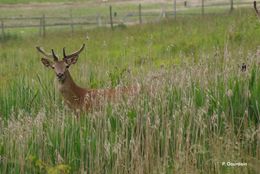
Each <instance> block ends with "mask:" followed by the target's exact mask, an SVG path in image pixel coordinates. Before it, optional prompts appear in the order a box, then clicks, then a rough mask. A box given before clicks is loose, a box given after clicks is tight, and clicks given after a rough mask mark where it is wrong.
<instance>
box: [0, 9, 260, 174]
mask: <svg viewBox="0 0 260 174" xmlns="http://www.w3.org/2000/svg"><path fill="white" fill-rule="evenodd" d="M259 38H260V23H259V21H258V20H257V18H256V16H255V14H254V11H253V10H252V9H237V10H236V11H235V12H234V13H232V14H231V15H225V16H222V15H221V16H213V15H210V16H204V17H200V16H186V17H179V18H177V20H176V21H175V20H171V19H166V20H165V21H163V22H161V23H150V24H145V25H140V26H131V27H126V26H119V27H117V28H115V30H113V31H112V30H110V29H107V28H97V29H93V30H78V31H75V32H74V34H71V33H70V32H67V31H57V30H52V31H49V32H48V34H47V36H46V38H39V37H38V36H37V35H33V34H32V35H26V36H21V35H20V34H19V33H18V32H17V33H15V32H14V33H9V34H7V35H6V37H4V38H1V40H0V58H1V64H0V79H1V80H0V116H1V117H0V132H1V135H0V173H61V172H63V173H173V172H175V173H258V171H260V168H259V166H260V165H259V163H260V161H259V160H260V147H259V145H260V126H259V119H260V117H259V101H260V95H259V94H260V78H259V75H258V74H259V70H260V69H259V59H260V55H259V47H258V46H259V43H260V39H259ZM82 43H86V44H87V48H86V50H85V51H84V52H83V53H82V54H81V56H80V58H79V61H78V63H77V64H76V65H75V66H73V67H71V73H72V76H73V77H74V79H75V81H76V82H77V83H78V84H80V85H81V86H85V87H89V88H106V87H113V86H116V85H127V84H132V83H136V82H139V83H140V84H142V85H144V86H152V87H153V88H154V89H156V90H155V91H156V92H154V93H153V94H151V95H147V93H146V91H145V90H144V91H143V92H142V93H141V94H140V95H139V96H138V98H137V99H135V101H134V102H131V103H128V101H122V102H120V103H118V104H115V105H108V106H107V107H106V108H105V109H103V110H101V111H96V112H92V113H86V114H82V116H81V117H80V118H79V119H76V118H75V116H74V114H73V113H72V112H71V111H70V110H69V109H67V108H66V106H64V104H63V102H62V99H61V97H60V94H59V93H58V92H57V91H56V90H55V85H54V83H53V79H54V78H55V77H54V73H53V72H51V71H50V70H48V69H46V68H44V67H43V65H42V64H41V63H40V58H41V57H40V55H39V54H37V52H36V50H35V46H37V45H41V46H44V47H45V48H46V50H50V49H51V48H53V49H55V50H57V51H56V52H59V53H60V54H61V50H62V48H63V47H66V48H67V49H68V51H73V50H76V49H78V48H79V47H80V46H81V44H82ZM242 63H245V64H246V65H247V70H246V71H244V72H242V71H241V65H242ZM125 70H127V71H125ZM121 72H124V73H121ZM229 161H230V162H246V163H247V164H248V166H246V167H227V166H222V165H221V164H222V162H229Z"/></svg>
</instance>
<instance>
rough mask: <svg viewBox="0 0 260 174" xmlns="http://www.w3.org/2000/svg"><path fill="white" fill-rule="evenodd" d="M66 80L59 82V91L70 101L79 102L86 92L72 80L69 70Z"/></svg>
mask: <svg viewBox="0 0 260 174" xmlns="http://www.w3.org/2000/svg"><path fill="white" fill-rule="evenodd" d="M65 76H66V78H65V80H64V81H63V82H60V81H58V89H59V91H60V92H61V94H62V95H63V97H64V98H65V100H68V101H70V102H71V101H74V100H79V99H80V98H81V97H82V96H84V94H85V93H86V90H85V89H83V88H81V87H79V86H78V85H77V84H76V83H75V82H74V80H73V79H72V77H71V75H70V72H69V71H68V70H67V71H66V72H65Z"/></svg>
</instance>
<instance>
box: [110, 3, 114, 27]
mask: <svg viewBox="0 0 260 174" xmlns="http://www.w3.org/2000/svg"><path fill="white" fill-rule="evenodd" d="M109 13H110V25H111V29H114V26H113V15H112V6H111V5H110V6H109Z"/></svg>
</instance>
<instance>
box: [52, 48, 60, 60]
mask: <svg viewBox="0 0 260 174" xmlns="http://www.w3.org/2000/svg"><path fill="white" fill-rule="evenodd" d="M51 52H52V56H53V59H54V61H58V60H59V58H58V56H57V55H56V54H55V53H54V50H53V49H51Z"/></svg>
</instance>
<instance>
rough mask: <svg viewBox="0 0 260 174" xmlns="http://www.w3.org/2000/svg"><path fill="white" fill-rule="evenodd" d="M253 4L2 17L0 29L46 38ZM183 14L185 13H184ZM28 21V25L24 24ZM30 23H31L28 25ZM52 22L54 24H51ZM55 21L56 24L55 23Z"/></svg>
mask: <svg viewBox="0 0 260 174" xmlns="http://www.w3.org/2000/svg"><path fill="white" fill-rule="evenodd" d="M251 4H252V3H251V2H237V3H236V4H233V1H232V0H230V3H221V4H220V3H213V4H209V3H206V2H204V0H201V4H189V3H187V1H184V4H183V8H180V9H179V10H177V8H176V6H177V5H176V0H174V2H173V10H172V11H169V10H168V11H166V10H164V9H162V10H161V12H159V15H158V11H144V10H142V5H141V4H139V5H137V10H136V12H131V13H128V14H126V15H125V16H124V17H123V18H122V19H121V20H120V19H118V17H117V13H116V12H114V13H113V7H112V6H111V5H110V6H109V11H108V14H109V16H101V15H97V16H77V17H75V16H73V15H72V13H71V12H70V14H69V16H67V17H64V16H60V17H51V16H45V15H44V14H43V15H42V16H35V17H0V27H1V34H2V36H5V34H6V31H5V30H6V29H14V28H39V34H40V35H41V36H43V37H44V36H46V28H47V27H59V26H60V27H64V26H68V27H70V28H71V32H72V33H73V32H74V27H75V26H96V27H98V26H108V25H110V27H111V28H112V29H113V28H114V26H115V25H118V24H132V23H134V24H138V23H139V24H142V23H143V22H144V17H147V18H148V17H150V18H154V17H159V18H162V17H165V16H173V17H174V18H175V19H176V16H177V15H204V14H205V8H206V7H218V6H225V7H230V8H229V11H232V10H233V6H234V5H251ZM191 8H194V9H196V8H197V9H199V8H201V13H188V11H189V9H191ZM182 12H183V13H182ZM207 14H213V15H216V14H223V13H207ZM130 18H134V20H133V21H132V22H130V21H126V19H130ZM24 21H27V23H24ZM28 21H29V23H28ZM50 21H52V22H50ZM53 21H54V22H53ZM19 22H20V23H19Z"/></svg>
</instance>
